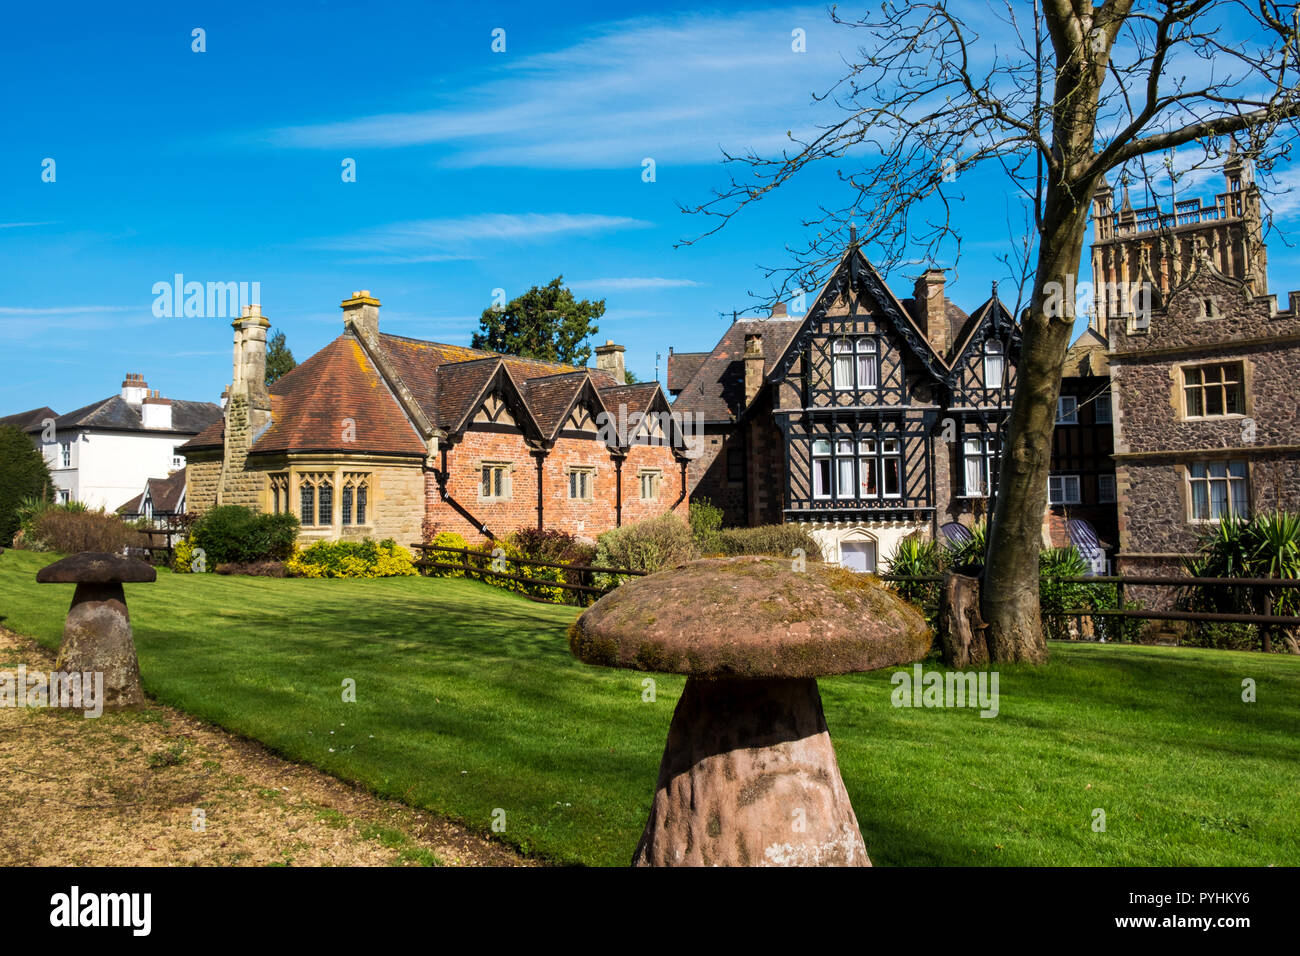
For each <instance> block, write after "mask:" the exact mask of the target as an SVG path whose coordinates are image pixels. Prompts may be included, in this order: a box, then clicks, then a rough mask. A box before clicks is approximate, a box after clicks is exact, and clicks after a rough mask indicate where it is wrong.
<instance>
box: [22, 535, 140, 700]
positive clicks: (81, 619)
mask: <svg viewBox="0 0 1300 956" xmlns="http://www.w3.org/2000/svg"><path fill="white" fill-rule="evenodd" d="M157 577H158V573H157V572H156V571H155V570H154V569H153V568H151V567H150V566H149V565H147V564H145V563H144V562H143V561H138V560H136V559H134V558H125V557H122V556H121V555H119V554H106V553H103V552H95V551H83V552H81V553H80V554H74V555H72V556H71V557H67V558H64V559H63V560H62V561H56V562H54V563H53V564H51V565H47V566H46V567H44V568H41V570H39V571H37V572H36V580H37V581H38V582H39V583H41V584H76V586H77V589H76V591H74V592H73V595H72V606H71V607H70V608H69V609H68V619H67V621H65V622H64V625H63V641H62V643H61V644H60V645H59V657H58V661H57V662H56V663H55V665H54V666H55V669H56V670H58V671H60V672H64V673H71V672H78V673H101V674H103V675H104V708H105V709H108V710H113V709H121V708H125V707H138V706H139V705H141V704H143V703H144V691H143V690H141V688H140V663H139V661H138V660H137V659H136V655H135V638H134V636H133V635H132V634H131V617H130V615H129V614H127V610H126V594H125V592H124V591H123V590H122V585H123V584H124V583H132V582H144V581H154V580H157Z"/></svg>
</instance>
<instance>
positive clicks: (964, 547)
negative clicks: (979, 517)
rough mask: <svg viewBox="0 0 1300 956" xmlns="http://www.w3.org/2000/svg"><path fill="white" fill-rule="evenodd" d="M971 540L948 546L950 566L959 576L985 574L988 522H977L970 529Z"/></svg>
mask: <svg viewBox="0 0 1300 956" xmlns="http://www.w3.org/2000/svg"><path fill="white" fill-rule="evenodd" d="M970 534H971V536H970V540H969V541H962V542H960V543H958V544H952V543H949V544H946V545H944V548H945V550H946V551H947V552H948V565H949V567H951V568H952V569H953V570H954V571H956V572H958V573H959V574H969V575H973V576H975V577H978V576H980V575H982V574H983V573H984V555H985V554H986V553H987V552H988V549H989V548H988V536H989V526H988V522H986V521H977V522H975V523H974V524H973V525H971V527H970Z"/></svg>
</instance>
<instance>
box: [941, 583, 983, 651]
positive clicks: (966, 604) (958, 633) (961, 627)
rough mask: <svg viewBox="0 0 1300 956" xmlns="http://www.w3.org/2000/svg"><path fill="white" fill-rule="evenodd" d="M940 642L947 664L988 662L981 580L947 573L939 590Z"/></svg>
mask: <svg viewBox="0 0 1300 956" xmlns="http://www.w3.org/2000/svg"><path fill="white" fill-rule="evenodd" d="M938 624H939V641H940V645H941V646H942V648H943V662H944V664H945V665H946V666H948V667H983V666H984V665H985V664H987V663H988V662H989V646H988V639H987V630H986V629H987V628H988V625H987V624H985V623H984V619H983V618H981V617H980V582H979V578H974V577H971V576H969V575H966V574H957V573H955V572H952V571H950V572H948V573H947V574H945V575H944V576H943V583H942V585H940V589H939V621H938Z"/></svg>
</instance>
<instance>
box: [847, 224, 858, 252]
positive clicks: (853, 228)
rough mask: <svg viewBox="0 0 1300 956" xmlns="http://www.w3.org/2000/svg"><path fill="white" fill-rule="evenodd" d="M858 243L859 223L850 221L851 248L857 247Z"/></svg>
mask: <svg viewBox="0 0 1300 956" xmlns="http://www.w3.org/2000/svg"><path fill="white" fill-rule="evenodd" d="M857 244H858V225H857V223H855V222H850V223H849V248H856V247H857Z"/></svg>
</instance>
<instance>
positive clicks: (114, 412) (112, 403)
mask: <svg viewBox="0 0 1300 956" xmlns="http://www.w3.org/2000/svg"><path fill="white" fill-rule="evenodd" d="M171 404H172V427H171V428H145V427H144V423H143V422H142V421H141V419H140V406H139V405H131V404H130V403H128V402H127V401H126V399H124V398H123V397H122V396H121V395H113V396H112V397H110V398H104V399H100V400H99V401H97V402H91V403H90V404H89V405H85V406H82V407H81V408H78V409H75V410H74V411H71V412H68V413H66V414H64V415H59V416H58V417H57V418H55V420H54V424H55V427H56V428H58V429H68V428H90V429H102V430H104V431H134V432H147V433H154V434H175V435H197V434H199V433H200V432H202V431H203V430H204V429H205V428H207V427H208V426H209V425H211V424H212V422H213V421H215V420H216V419H219V418H220V417H221V406H220V405H214V404H213V403H212V402H187V401H184V400H182V399H176V398H174V399H172V400H171Z"/></svg>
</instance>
